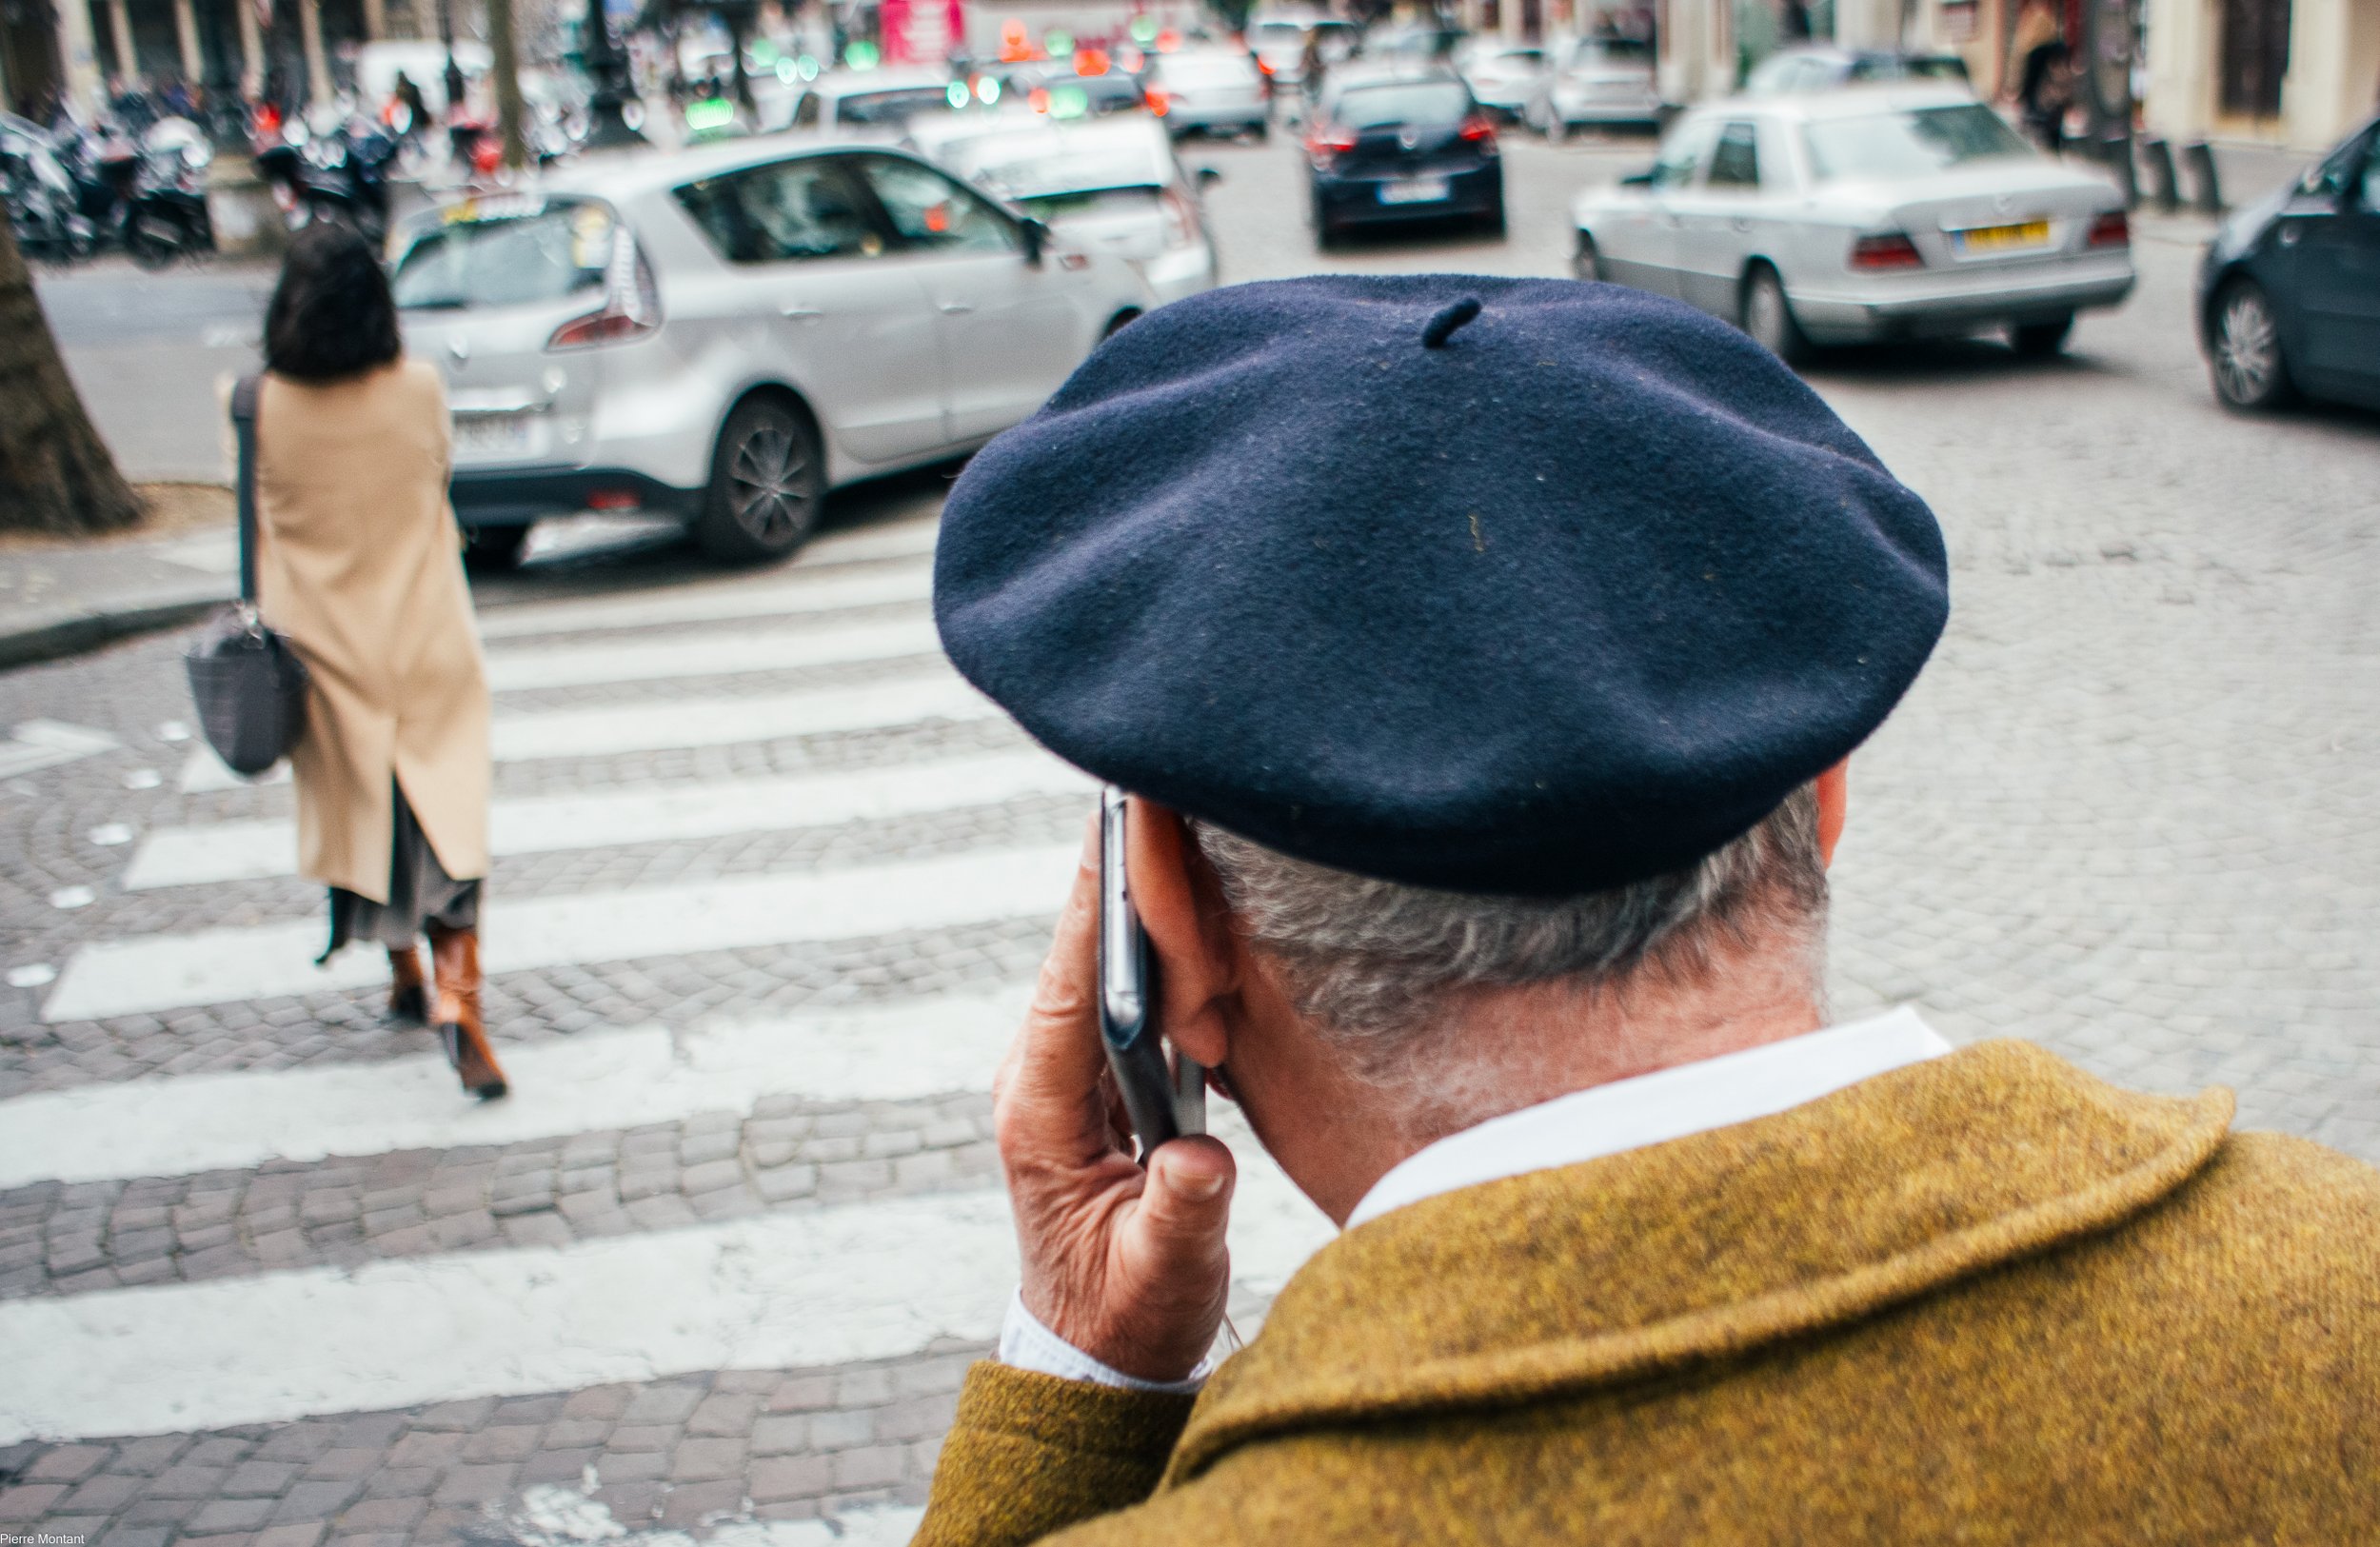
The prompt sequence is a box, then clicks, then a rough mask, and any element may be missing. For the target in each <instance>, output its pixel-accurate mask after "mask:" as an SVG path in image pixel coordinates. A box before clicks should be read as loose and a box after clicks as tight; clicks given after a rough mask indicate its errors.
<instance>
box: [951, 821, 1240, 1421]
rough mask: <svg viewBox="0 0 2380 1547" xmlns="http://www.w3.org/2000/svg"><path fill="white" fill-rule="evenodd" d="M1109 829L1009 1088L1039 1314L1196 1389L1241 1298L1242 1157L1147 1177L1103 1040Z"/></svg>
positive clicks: (1006, 1134) (1160, 1162) (1019, 1216)
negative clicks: (1104, 873)
mask: <svg viewBox="0 0 2380 1547" xmlns="http://www.w3.org/2000/svg"><path fill="white" fill-rule="evenodd" d="M1098 926H1099V823H1098V816H1097V813H1094V814H1093V816H1092V819H1091V821H1090V822H1089V823H1087V824H1086V828H1085V833H1084V841H1083V848H1082V859H1081V864H1080V865H1079V866H1078V867H1077V869H1076V871H1075V879H1074V888H1073V890H1072V892H1071V893H1070V894H1069V895H1068V897H1067V899H1066V906H1065V911H1064V912H1063V913H1062V914H1061V916H1060V918H1059V921H1058V931H1057V936H1056V938H1055V940H1054V941H1053V942H1052V943H1051V945H1050V952H1049V957H1048V959H1047V960H1046V961H1044V962H1042V963H1041V978H1040V980H1039V982H1037V983H1036V985H1035V988H1034V993H1033V1002H1032V1005H1031V1007H1030V1008H1029V1009H1027V1010H1026V1012H1025V1019H1024V1026H1023V1028H1022V1029H1021V1031H1020V1032H1019V1033H1018V1034H1017V1040H1016V1041H1015V1043H1014V1044H1013V1045H1012V1046H1011V1047H1010V1048H1009V1050H1008V1056H1007V1058H1006V1059H1005V1060H1004V1061H1003V1062H1002V1066H1001V1071H1000V1075H999V1077H998V1079H997V1080H996V1081H994V1083H993V1087H992V1090H993V1114H994V1120H995V1123H996V1132H997V1135H998V1139H999V1143H1000V1156H1001V1162H1002V1167H1003V1169H1004V1170H1005V1172H1006V1174H1007V1179H1008V1193H1009V1198H1010V1200H1011V1201H1012V1203H1013V1205H1014V1208H1015V1213H1016V1220H1017V1235H1018V1244H1019V1247H1020V1256H1021V1259H1022V1267H1023V1294H1024V1304H1025V1308H1026V1309H1027V1310H1029V1311H1031V1312H1032V1313H1033V1314H1034V1315H1035V1316H1037V1317H1039V1318H1041V1322H1042V1324H1043V1325H1045V1326H1047V1327H1048V1328H1049V1329H1050V1330H1051V1331H1053V1332H1055V1333H1057V1334H1058V1336H1060V1337H1061V1338H1063V1339H1066V1341H1068V1342H1070V1343H1072V1344H1073V1345H1074V1346H1075V1347H1077V1348H1079V1349H1081V1350H1082V1351H1083V1352H1084V1353H1086V1354H1089V1355H1090V1356H1091V1357H1092V1358H1094V1359H1099V1360H1101V1362H1102V1363H1105V1364H1107V1365H1108V1366H1110V1367H1111V1368H1113V1369H1116V1370H1120V1371H1121V1372H1122V1373H1124V1374H1125V1375H1129V1376H1133V1377H1136V1378H1140V1379H1143V1380H1180V1379H1182V1378H1186V1377H1187V1376H1188V1375H1189V1374H1190V1373H1191V1371H1192V1370H1193V1369H1194V1368H1196V1366H1197V1365H1198V1362H1199V1360H1200V1359H1201V1358H1202V1357H1203V1356H1204V1355H1205V1353H1206V1351H1207V1349H1208V1348H1209V1347H1210V1346H1212V1344H1213V1343H1214V1340H1215V1333H1216V1329H1217V1327H1218V1326H1220V1324H1221V1321H1222V1317H1223V1306H1224V1301H1225V1299H1226V1297H1227V1295H1228V1293H1229V1290H1230V1285H1231V1256H1230V1252H1229V1250H1228V1249H1227V1248H1226V1246H1225V1245H1224V1240H1223V1232H1224V1226H1225V1224H1226V1223H1227V1222H1228V1220H1229V1218H1230V1212H1231V1192H1232V1182H1233V1179H1234V1171H1233V1165H1232V1158H1231V1152H1230V1151H1229V1150H1228V1149H1226V1148H1225V1147H1224V1146H1223V1145H1222V1144H1221V1143H1220V1142H1219V1141H1217V1140H1214V1139H1210V1138H1204V1137H1193V1138H1183V1139H1177V1140H1173V1141H1171V1142H1170V1143H1167V1144H1164V1145H1162V1146H1160V1148H1159V1149H1158V1151H1157V1153H1156V1155H1155V1156H1154V1157H1152V1163H1151V1165H1150V1166H1149V1168H1148V1169H1147V1170H1143V1169H1142V1168H1141V1167H1140V1164H1139V1162H1137V1161H1136V1160H1133V1158H1132V1140H1131V1129H1130V1125H1129V1123H1128V1121H1126V1119H1125V1117H1124V1113H1123V1105H1122V1101H1121V1098H1120V1097H1119V1096H1118V1094H1117V1091H1116V1087H1115V1083H1114V1081H1113V1079H1112V1078H1111V1077H1110V1076H1109V1074H1108V1071H1107V1060H1106V1054H1105V1050H1104V1048H1103V1047H1102V1045H1101V1041H1100V1030H1099V999H1098V976H1099V959H1098Z"/></svg>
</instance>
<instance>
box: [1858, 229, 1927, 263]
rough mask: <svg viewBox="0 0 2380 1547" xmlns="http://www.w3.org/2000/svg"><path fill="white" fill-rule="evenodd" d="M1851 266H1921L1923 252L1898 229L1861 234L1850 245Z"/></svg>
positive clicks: (1924, 261) (1923, 258)
mask: <svg viewBox="0 0 2380 1547" xmlns="http://www.w3.org/2000/svg"><path fill="white" fill-rule="evenodd" d="M1851 266H1852V267H1853V268H1924V267H1925V266H1926V260H1925V256H1924V254H1922V253H1920V252H1919V251H1918V250H1917V244H1916V243H1914V242H1912V241H1911V240H1910V239H1909V238H1908V237H1906V236H1904V235H1902V234H1901V233H1900V232H1898V231H1887V232H1885V233H1884V234H1883V235H1881V236H1863V237H1861V238H1860V239H1859V240H1858V241H1856V242H1854V243H1853V244H1852V245H1851Z"/></svg>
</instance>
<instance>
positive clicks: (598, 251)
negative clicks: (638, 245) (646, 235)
mask: <svg viewBox="0 0 2380 1547" xmlns="http://www.w3.org/2000/svg"><path fill="white" fill-rule="evenodd" d="M611 254H612V213H611V210H610V209H609V208H606V207H605V206H604V205H601V204H596V203H593V202H590V201H586V200H580V199H505V200H466V201H465V202H463V203H461V204H458V205H454V206H452V207H450V208H447V209H446V210H445V211H444V212H443V213H442V214H441V216H440V224H438V225H436V226H434V227H432V228H429V229H428V230H427V231H426V232H424V233H423V234H422V235H421V236H419V237H417V238H416V239H415V240H414V243H413V245H412V246H411V247H409V248H407V249H406V252H405V256H404V257H402V258H400V259H398V260H397V271H396V276H395V278H394V279H393V280H392V281H391V282H390V283H391V286H392V287H393V288H394V289H395V291H396V296H397V306H398V307H399V309H401V310H407V311H427V310H461V309H466V308H476V307H518V306H528V305H533V304H535V303H537V302H541V301H559V300H561V299H562V298H564V297H565V296H567V295H571V294H574V293H576V292H577V291H580V290H585V289H592V288H596V287H597V286H600V285H602V284H603V282H604V272H605V266H606V265H608V264H609V263H610V261H611Z"/></svg>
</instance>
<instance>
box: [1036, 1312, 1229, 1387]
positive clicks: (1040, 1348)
mask: <svg viewBox="0 0 2380 1547" xmlns="http://www.w3.org/2000/svg"><path fill="white" fill-rule="evenodd" d="M1000 1362H1001V1363H1002V1364H1005V1365H1007V1366H1009V1367H1010V1368H1011V1369H1017V1370H1031V1371H1033V1372H1034V1373H1035V1374H1037V1375H1053V1376H1056V1377H1057V1378H1059V1379H1061V1380H1088V1381H1092V1382H1093V1383H1095V1384H1098V1385H1101V1386H1117V1387H1121V1389H1123V1390H1125V1391H1161V1392H1167V1393H1171V1394H1174V1395H1177V1396H1187V1395H1189V1394H1191V1393H1193V1392H1195V1391H1197V1390H1198V1389H1199V1388H1200V1386H1203V1385H1205V1384H1206V1378H1207V1377H1208V1376H1210V1375H1212V1374H1214V1372H1215V1356H1214V1354H1213V1353H1211V1352H1210V1353H1209V1354H1208V1355H1207V1356H1206V1358H1204V1359H1200V1360H1199V1367H1198V1368H1197V1369H1195V1370H1193V1371H1191V1372H1190V1377H1189V1378H1188V1379H1186V1380H1143V1379H1141V1378H1140V1377H1139V1376H1132V1375H1126V1374H1124V1373H1123V1372H1122V1371H1121V1370H1119V1369H1117V1368H1115V1367H1114V1366H1113V1365H1110V1364H1106V1363H1103V1362H1101V1360H1099V1359H1093V1358H1092V1357H1091V1356H1090V1355H1088V1354H1085V1353H1084V1352H1083V1351H1082V1350H1081V1349H1080V1348H1077V1347H1076V1346H1075V1345H1074V1344H1072V1343H1070V1342H1068V1341H1066V1339H1063V1338H1061V1337H1060V1336H1058V1334H1056V1333H1054V1332H1052V1331H1050V1330H1049V1328H1048V1327H1046V1326H1044V1325H1042V1324H1041V1318H1040V1317H1038V1316H1035V1315H1034V1314H1033V1313H1032V1312H1031V1311H1028V1310H1026V1309H1025V1308H1024V1291H1023V1290H1022V1289H1019V1290H1018V1291H1017V1292H1016V1293H1015V1294H1013V1295H1011V1296H1009V1297H1008V1319H1006V1320H1005V1321H1003V1322H1002V1323H1001V1328H1000Z"/></svg>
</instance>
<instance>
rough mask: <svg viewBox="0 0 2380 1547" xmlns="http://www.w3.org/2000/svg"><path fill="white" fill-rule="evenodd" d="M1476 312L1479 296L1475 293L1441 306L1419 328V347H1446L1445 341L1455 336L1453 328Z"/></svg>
mask: <svg viewBox="0 0 2380 1547" xmlns="http://www.w3.org/2000/svg"><path fill="white" fill-rule="evenodd" d="M1478 314H1479V298H1478V296H1476V295H1466V296H1464V297H1463V298H1462V299H1461V300H1459V301H1457V302H1454V303H1452V304H1451V305H1449V306H1446V307H1441V308H1440V309H1439V311H1438V315H1437V316H1435V317H1432V318H1431V319H1430V321H1429V325H1428V326H1427V327H1423V328H1422V329H1421V347H1423V348H1425V349H1442V348H1444V347H1446V341H1447V340H1448V339H1450V338H1452V337H1454V336H1455V329H1456V328H1458V327H1461V326H1462V325H1463V324H1465V323H1467V322H1469V321H1470V320H1471V319H1472V318H1474V317H1477V316H1478Z"/></svg>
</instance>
